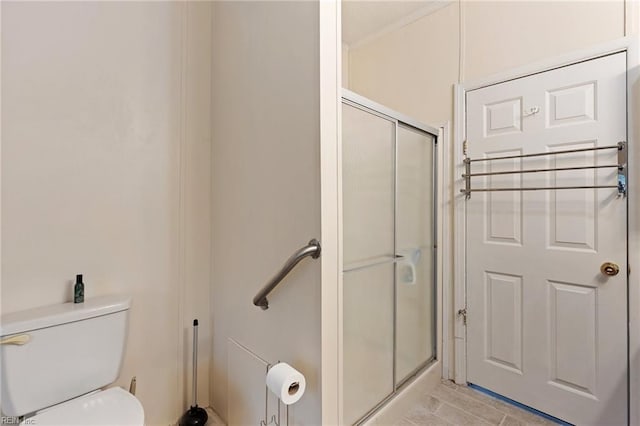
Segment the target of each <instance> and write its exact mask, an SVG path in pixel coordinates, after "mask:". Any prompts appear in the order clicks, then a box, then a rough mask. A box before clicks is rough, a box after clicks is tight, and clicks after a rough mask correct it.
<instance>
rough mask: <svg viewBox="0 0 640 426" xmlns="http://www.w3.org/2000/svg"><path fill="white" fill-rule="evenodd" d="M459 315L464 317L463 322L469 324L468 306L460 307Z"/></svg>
mask: <svg viewBox="0 0 640 426" xmlns="http://www.w3.org/2000/svg"><path fill="white" fill-rule="evenodd" d="M458 316H459V317H462V324H464V325H467V308H463V309H458Z"/></svg>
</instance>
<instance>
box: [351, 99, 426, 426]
mask: <svg viewBox="0 0 640 426" xmlns="http://www.w3.org/2000/svg"><path fill="white" fill-rule="evenodd" d="M437 134H438V131H437V130H436V129H434V128H432V127H430V126H427V125H424V124H421V123H418V122H415V121H413V120H411V119H409V118H407V117H403V116H402V115H400V114H398V113H396V112H394V111H391V110H389V109H388V108H385V107H383V106H381V105H378V104H376V103H374V102H372V101H370V100H368V99H366V98H363V97H361V96H359V95H357V94H355V93H352V92H349V91H347V90H344V91H343V99H342V146H343V148H342V191H343V194H342V200H343V201H342V202H343V207H342V215H343V218H342V219H343V344H344V346H343V353H344V359H343V384H344V422H345V424H354V423H358V422H360V421H362V420H364V419H366V418H367V417H368V416H369V415H370V414H372V413H373V412H375V411H376V410H377V409H378V408H379V407H380V406H382V405H383V404H384V403H385V402H386V401H387V400H388V399H389V398H391V397H392V396H393V395H394V394H395V393H396V392H397V391H398V390H399V389H400V388H401V387H402V386H403V385H404V384H405V383H407V382H408V381H409V380H410V379H411V378H412V377H413V376H415V375H416V374H417V373H419V372H421V371H422V370H423V369H424V368H425V367H427V366H428V365H430V363H431V362H433V361H434V360H435V355H436V340H435V339H436V330H435V326H436V317H435V315H436V312H435V311H436V308H435V306H436V304H435V302H436V298H435V294H436V279H435V276H436V270H435V265H436V263H435V238H436V237H435V236H436V233H435V225H436V215H435V202H434V200H435V196H436V189H435V188H436V182H435V181H436V170H435V169H436V167H435V164H436V163H435V159H436V158H437V157H436V147H437Z"/></svg>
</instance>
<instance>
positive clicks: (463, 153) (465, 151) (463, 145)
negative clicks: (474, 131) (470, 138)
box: [462, 139, 467, 157]
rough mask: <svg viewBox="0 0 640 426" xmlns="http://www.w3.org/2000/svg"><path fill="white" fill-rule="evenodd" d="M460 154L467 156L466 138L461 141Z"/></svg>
mask: <svg viewBox="0 0 640 426" xmlns="http://www.w3.org/2000/svg"><path fill="white" fill-rule="evenodd" d="M462 155H464V156H465V157H466V156H467V140H466V139H465V140H464V142H462Z"/></svg>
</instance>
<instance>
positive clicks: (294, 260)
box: [253, 238, 321, 310]
mask: <svg viewBox="0 0 640 426" xmlns="http://www.w3.org/2000/svg"><path fill="white" fill-rule="evenodd" d="M320 251H321V248H320V242H319V241H318V240H316V239H315V238H314V239H312V240H311V241H309V244H307V245H306V246H304V247H302V248H301V249H300V250H298V251H297V252H295V253H294V254H293V255H291V257H290V258H289V259H287V261H286V262H285V263H284V265H283V266H282V268H280V271H279V272H278V273H277V274H276V275H274V276H273V278H271V280H269V282H268V283H267V284H265V286H264V287H262V289H261V290H260V291H259V292H258V294H256V296H255V297H254V298H253V304H254V305H256V306H260V308H262V309H263V310H266V309H269V301H268V300H267V296H268V295H269V293H271V291H272V290H273V289H274V288H276V287H277V286H278V284H280V281H282V280H283V279H284V277H286V276H287V274H288V273H289V272H291V270H292V269H293V268H295V266H296V265H297V264H298V263H300V261H301V260H302V259H304V258H305V257H308V256H311V257H312V258H313V259H317V258H319V257H320Z"/></svg>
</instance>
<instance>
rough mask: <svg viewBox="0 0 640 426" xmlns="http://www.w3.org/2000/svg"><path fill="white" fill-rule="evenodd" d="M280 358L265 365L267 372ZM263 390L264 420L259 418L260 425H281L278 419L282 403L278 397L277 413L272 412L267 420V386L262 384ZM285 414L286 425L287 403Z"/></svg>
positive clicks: (287, 423)
mask: <svg viewBox="0 0 640 426" xmlns="http://www.w3.org/2000/svg"><path fill="white" fill-rule="evenodd" d="M279 363H280V360H278V361H277V362H276V363H275V364H269V365H267V373H268V372H269V370H270V369H271V367H273V366H274V365H276V364H279ZM264 390H265V394H264V420H260V426H271V425H273V426H281V419H280V405H281V404H282V403H281V402H280V399H278V414H277V415H276V414H273V415H272V416H271V419H270V420H269V421H268V422H267V418H268V417H269V393H270V391H269V387H268V386H267V385H265V386H264ZM285 414H286V420H287V421H286V425H285V426H289V406H288V405H287V407H286V408H285Z"/></svg>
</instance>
